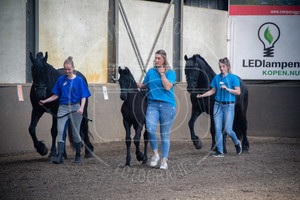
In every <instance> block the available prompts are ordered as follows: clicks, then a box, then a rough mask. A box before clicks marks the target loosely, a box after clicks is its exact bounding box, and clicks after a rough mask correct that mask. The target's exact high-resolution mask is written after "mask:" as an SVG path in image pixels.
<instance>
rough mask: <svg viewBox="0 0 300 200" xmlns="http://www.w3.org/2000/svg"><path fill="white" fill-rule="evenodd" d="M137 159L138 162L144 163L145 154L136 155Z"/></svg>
mask: <svg viewBox="0 0 300 200" xmlns="http://www.w3.org/2000/svg"><path fill="white" fill-rule="evenodd" d="M136 159H137V160H138V161H144V159H145V156H144V154H143V153H141V152H140V153H138V154H136Z"/></svg>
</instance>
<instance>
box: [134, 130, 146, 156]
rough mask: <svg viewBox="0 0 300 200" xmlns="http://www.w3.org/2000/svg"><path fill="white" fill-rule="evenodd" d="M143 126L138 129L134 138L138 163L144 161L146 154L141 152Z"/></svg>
mask: <svg viewBox="0 0 300 200" xmlns="http://www.w3.org/2000/svg"><path fill="white" fill-rule="evenodd" d="M142 128H143V127H141V126H138V127H136V129H135V136H134V144H135V149H136V151H135V154H136V159H137V160H138V161H143V160H144V159H145V157H144V154H143V153H142V152H141V150H140V139H141V132H142Z"/></svg>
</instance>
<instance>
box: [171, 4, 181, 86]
mask: <svg viewBox="0 0 300 200" xmlns="http://www.w3.org/2000/svg"><path fill="white" fill-rule="evenodd" d="M182 19H183V0H174V22H173V67H174V70H175V73H176V81H177V82H180V81H181V71H182V67H181V58H182V29H183V24H182V22H183V20H182Z"/></svg>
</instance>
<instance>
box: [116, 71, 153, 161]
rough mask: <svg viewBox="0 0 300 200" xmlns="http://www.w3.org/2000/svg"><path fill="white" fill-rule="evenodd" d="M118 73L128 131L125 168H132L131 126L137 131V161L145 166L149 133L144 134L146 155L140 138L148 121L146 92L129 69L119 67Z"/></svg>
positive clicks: (125, 123) (135, 142)
mask: <svg viewBox="0 0 300 200" xmlns="http://www.w3.org/2000/svg"><path fill="white" fill-rule="evenodd" d="M118 72H119V74H120V78H119V84H120V88H121V95H120V98H121V100H122V101H124V102H123V104H122V108H121V113H122V116H123V125H124V128H125V130H126V147H127V156H126V164H125V166H130V160H131V156H130V146H131V137H130V129H131V126H133V128H134V129H135V136H134V144H135V147H136V152H135V153H136V159H137V160H138V161H143V164H145V163H147V160H148V157H147V145H148V133H147V130H146V131H145V133H144V144H145V145H144V154H143V153H142V152H141V151H140V138H141V132H142V130H143V126H144V124H145V121H146V110H147V96H146V94H145V93H144V92H142V91H139V90H138V87H137V84H136V82H135V80H134V77H133V76H132V74H131V72H130V71H129V69H128V68H127V67H126V68H125V69H121V68H120V67H119V69H118Z"/></svg>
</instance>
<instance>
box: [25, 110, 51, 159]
mask: <svg viewBox="0 0 300 200" xmlns="http://www.w3.org/2000/svg"><path fill="white" fill-rule="evenodd" d="M43 114H44V112H41V111H38V110H37V109H33V110H32V112H31V122H30V126H29V133H30V135H31V138H32V141H33V144H34V147H35V148H36V150H37V152H38V153H39V154H41V155H42V156H44V155H46V154H47V153H48V149H47V147H46V145H45V144H44V143H43V142H41V141H39V140H38V139H37V136H36V126H37V124H38V122H39V120H40V118H41V117H42V115H43Z"/></svg>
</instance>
